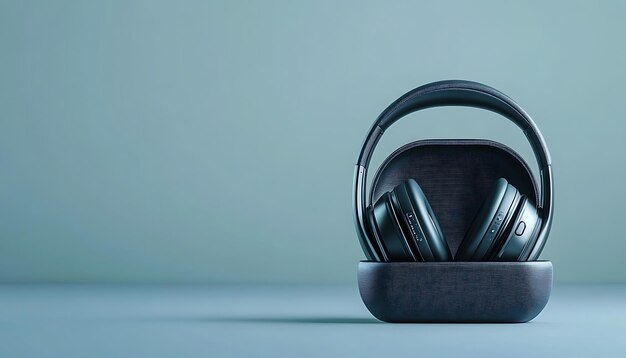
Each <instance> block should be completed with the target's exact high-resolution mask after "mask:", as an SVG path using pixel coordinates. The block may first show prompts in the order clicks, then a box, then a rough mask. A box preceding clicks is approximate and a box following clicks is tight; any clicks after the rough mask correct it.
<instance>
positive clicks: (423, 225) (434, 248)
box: [394, 179, 452, 261]
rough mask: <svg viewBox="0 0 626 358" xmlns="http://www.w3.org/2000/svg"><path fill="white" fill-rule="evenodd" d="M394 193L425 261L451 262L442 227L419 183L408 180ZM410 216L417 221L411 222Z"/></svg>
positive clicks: (410, 234)
mask: <svg viewBox="0 0 626 358" xmlns="http://www.w3.org/2000/svg"><path fill="white" fill-rule="evenodd" d="M394 191H395V192H396V193H397V196H398V199H399V200H398V201H399V203H400V206H401V208H402V210H403V212H404V214H405V218H406V219H407V220H408V221H409V222H408V228H409V236H411V237H413V239H414V240H415V242H416V244H417V248H418V249H419V251H420V254H421V256H422V258H423V259H424V261H451V260H452V254H451V253H450V248H449V247H448V243H447V242H446V240H445V238H444V237H443V231H442V230H441V226H440V225H439V222H438V221H437V218H436V217H435V214H434V212H433V209H432V208H431V206H430V204H429V203H428V199H427V198H426V195H424V192H423V191H422V189H421V188H420V186H419V185H418V184H417V182H416V181H415V180H413V179H409V180H406V181H404V182H403V183H402V184H400V185H399V186H398V187H396V189H394ZM410 215H414V218H415V219H414V220H411V218H410ZM420 239H422V240H420ZM416 256H417V255H416Z"/></svg>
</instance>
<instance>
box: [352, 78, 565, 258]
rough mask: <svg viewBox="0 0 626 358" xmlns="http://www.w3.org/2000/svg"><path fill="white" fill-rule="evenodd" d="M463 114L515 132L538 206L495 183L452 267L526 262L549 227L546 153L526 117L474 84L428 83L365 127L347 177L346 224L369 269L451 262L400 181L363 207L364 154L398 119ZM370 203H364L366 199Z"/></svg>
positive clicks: (415, 191)
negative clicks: (349, 219) (480, 115)
mask: <svg viewBox="0 0 626 358" xmlns="http://www.w3.org/2000/svg"><path fill="white" fill-rule="evenodd" d="M443 106H464V107H476V108H482V109H486V110H489V111H492V112H495V113H498V114H500V115H502V116H504V117H506V118H508V119H509V120H511V121H512V122H513V123H515V124H516V125H517V126H518V127H520V128H521V129H522V131H523V132H524V134H525V135H526V138H527V139H528V141H529V143H530V145H531V147H532V149H533V152H534V154H535V159H536V160H537V162H538V164H539V174H540V178H541V196H540V202H539V205H536V204H535V203H534V202H533V201H532V199H530V198H528V197H527V196H526V195H523V194H521V193H520V192H519V191H518V190H517V189H516V188H515V187H514V186H512V185H511V184H509V183H508V182H507V181H506V179H504V178H500V179H498V180H497V181H496V183H494V185H493V188H492V189H491V191H490V192H489V194H488V195H487V197H486V198H485V200H484V202H483V204H482V205H481V207H480V209H479V210H478V213H477V215H476V217H475V219H474V221H473V222H472V224H471V226H470V228H469V230H468V231H467V233H466V235H465V237H464V238H463V241H462V242H461V245H460V246H459V249H458V251H457V253H456V255H455V258H454V259H455V260H456V261H533V260H536V259H537V258H538V257H539V254H541V251H542V250H543V247H544V245H545V243H546V239H547V237H548V235H549V233H550V228H551V226H552V211H553V181H552V165H551V159H550V153H549V152H548V148H547V146H546V143H545V141H544V139H543V137H542V135H541V133H540V132H539V129H538V128H537V126H536V125H535V123H534V122H533V120H532V119H531V118H530V116H529V115H528V114H527V113H526V112H525V111H524V110H523V109H522V108H521V107H520V106H518V105H517V104H516V103H515V102H514V101H513V100H512V99H510V98H509V97H507V96H506V95H504V94H503V93H501V92H499V91H497V90H495V89H493V88H491V87H489V86H486V85H483V84H481V83H477V82H471V81H459V80H453V81H440V82H433V83H430V84H427V85H424V86H421V87H418V88H416V89H414V90H412V91H409V92H408V93H406V94H405V95H404V96H402V97H400V98H398V99H397V100H396V101H395V102H393V103H392V104H391V105H390V106H389V107H387V109H385V110H384V111H383V112H382V113H381V114H380V115H379V116H378V118H377V119H376V121H375V122H374V124H373V125H372V127H371V129H370V131H369V133H368V134H367V137H366V138H365V141H364V142H363V146H362V148H361V151H360V153H359V157H358V159H357V163H356V168H355V172H354V188H353V189H354V190H353V205H354V221H355V226H356V230H357V234H358V237H359V242H360V243H361V247H362V249H363V251H364V253H365V255H366V257H367V259H368V260H370V261H385V262H395V261H451V260H452V254H451V252H450V248H449V247H448V244H447V242H446V240H445V238H444V235H443V231H442V230H441V227H440V225H439V223H438V222H437V218H436V217H435V214H434V212H433V210H432V208H431V207H430V204H429V203H428V200H427V198H426V196H425V195H424V192H423V191H422V189H421V188H420V186H419V184H418V183H417V182H416V181H415V180H413V179H408V180H406V181H404V182H402V183H401V184H399V185H398V186H396V187H395V188H393V189H392V190H391V191H389V192H386V193H384V194H383V195H382V196H381V197H380V198H379V199H378V200H377V201H376V202H375V203H374V204H371V202H370V203H368V204H367V205H366V188H365V184H366V179H367V169H368V167H369V163H370V159H371V157H372V153H373V152H374V149H375V148H376V145H377V143H378V141H379V140H380V138H381V136H382V134H383V133H384V131H385V130H386V129H387V128H389V127H390V126H391V125H392V124H393V123H395V122H396V121H397V120H399V119H400V118H402V117H404V116H406V115H408V114H410V113H413V112H416V111H420V110H422V109H426V108H432V107H443ZM370 200H371V198H370Z"/></svg>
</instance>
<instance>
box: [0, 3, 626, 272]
mask: <svg viewBox="0 0 626 358" xmlns="http://www.w3.org/2000/svg"><path fill="white" fill-rule="evenodd" d="M625 10H626V5H625V4H624V3H623V2H619V1H615V2H600V3H596V2H572V1H553V2H544V1H537V2H504V1H473V2H461V1H458V2H450V1H438V2H417V1H390V2H386V1H385V2H383V1H380V2H374V1H350V2H335V1H323V2H300V1H282V2H277V1H258V2H254V1H252V2H238V1H223V2H208V3H207V2H202V1H198V2H178V1H177V2H162V1H144V2H141V1H103V2H84V1H75V2H68V1H54V2H53V1H38V2H37V1H1V2H0V280H1V281H3V282H181V283H182V282H209V283H224V282H236V283H237V282H241V283H246V282H253V283H264V282H330V283H332V282H352V281H354V280H355V275H356V263H357V261H358V260H359V259H361V258H362V257H363V254H362V253H361V251H360V248H359V245H358V243H357V240H356V237H355V233H354V228H353V223H352V217H351V186H352V174H353V165H354V161H355V160H356V156H357V154H358V150H359V148H360V145H361V141H362V140H363V138H364V136H365V134H366V131H367V129H368V128H369V126H370V125H371V123H372V122H373V120H374V119H375V118H376V116H377V115H378V114H379V113H380V112H381V111H382V110H383V109H384V108H385V107H386V106H387V105H388V104H389V103H390V102H391V101H393V100H394V99H395V98H397V97H398V96H400V95H402V94H403V93H404V92H406V91H408V90H410V89H411V88H413V87H416V86H418V85H421V84H424V83H427V82H431V81H435V80H440V79H449V78H462V79H472V80H476V81H480V82H484V83H487V84H490V85H492V86H494V87H496V88H498V89H500V90H502V91H504V92H505V93H507V94H509V95H510V96H511V97H513V98H514V99H516V100H517V101H518V102H519V103H520V104H521V105H522V106H523V107H524V108H525V109H526V110H527V111H528V112H529V113H530V114H531V115H532V116H533V117H534V119H535V120H536V122H537V124H538V126H539V128H540V129H541V130H542V132H543V134H544V136H545V138H546V141H547V143H548V144H549V147H550V149H551V152H552V157H553V162H554V171H555V179H556V210H555V219H554V226H553V231H552V235H551V237H550V240H549V242H548V245H547V247H546V249H545V251H544V253H543V255H542V257H543V258H546V259H551V260H552V261H553V262H554V265H555V280H556V281H557V282H573V281H575V282H626V260H624V259H623V258H624V250H625V249H626V241H625V240H623V233H622V223H623V221H624V220H623V214H624V210H623V202H624V201H625V200H626V195H625V193H624V191H623V190H620V188H621V186H622V185H623V183H624V182H625V181H626V165H625V163H624V153H625V152H626V144H625V141H624V134H625V133H626V124H625V123H626V122H625V120H624V115H625V113H626V110H625V109H624V107H623V106H624V91H623V84H624V83H625V81H626V70H625V66H624V63H626V48H625V46H624V34H625V33H626V22H624V16H625V15H626V12H625ZM418 117H419V119H418ZM474 137H479V138H489V139H493V140H497V141H500V142H503V143H506V144H507V145H509V146H511V147H513V148H514V149H516V150H518V151H519V152H520V153H521V154H522V155H524V156H525V157H526V158H527V160H528V161H529V162H530V163H531V164H532V165H533V167H534V166H535V165H534V162H532V159H533V158H532V156H531V152H530V148H529V146H528V144H527V143H526V142H525V141H524V137H523V135H522V134H521V132H520V131H519V130H518V129H517V128H516V127H514V125H512V124H510V123H508V122H507V121H505V120H502V119H501V118H499V117H498V116H496V115H494V114H491V113H487V112H485V111H481V110H477V109H459V108H445V109H434V110H428V111H425V112H423V113H420V114H419V115H415V114H414V115H411V116H410V117H409V118H407V119H406V120H404V121H402V122H400V123H399V124H398V125H396V126H395V127H393V128H392V129H390V130H389V131H388V133H387V134H386V136H385V137H384V138H383V140H382V142H381V145H380V146H379V148H378V149H377V152H376V154H375V157H374V162H373V163H372V164H373V165H376V164H378V163H380V162H381V161H382V160H383V159H384V158H385V157H386V156H387V155H388V154H389V153H391V152H392V151H393V150H394V149H395V148H397V147H399V146H400V145H402V144H404V143H407V142H410V141H413V140H416V139H421V138H474Z"/></svg>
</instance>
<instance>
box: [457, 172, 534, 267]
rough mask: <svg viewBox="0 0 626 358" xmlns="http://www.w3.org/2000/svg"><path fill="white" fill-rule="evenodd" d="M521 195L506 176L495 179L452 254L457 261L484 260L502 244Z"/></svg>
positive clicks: (513, 218)
mask: <svg viewBox="0 0 626 358" xmlns="http://www.w3.org/2000/svg"><path fill="white" fill-rule="evenodd" d="M523 198H525V197H524V196H523V195H521V194H520V193H519V191H517V189H516V188H515V187H514V186H512V185H510V184H509V183H508V182H507V181H506V179H503V178H500V179H498V180H497V181H496V183H495V185H494V187H493V189H492V190H491V192H490V193H489V195H488V196H487V197H486V198H485V201H483V203H482V206H481V207H480V209H479V210H478V213H477V214H476V217H475V218H474V221H473V222H472V225H471V226H470V229H469V230H468V231H467V233H466V235H465V238H464V239H463V242H461V245H460V246H459V249H458V251H457V253H456V255H455V260H456V261H487V260H490V258H491V257H492V253H493V252H494V250H498V249H499V248H500V247H501V246H502V244H503V243H502V242H501V241H502V238H506V237H507V231H510V226H511V225H512V224H511V223H512V222H513V221H515V219H516V212H517V208H518V206H519V205H520V203H521V202H522V200H523Z"/></svg>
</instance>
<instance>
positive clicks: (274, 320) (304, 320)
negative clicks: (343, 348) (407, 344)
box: [151, 316, 382, 324]
mask: <svg viewBox="0 0 626 358" xmlns="http://www.w3.org/2000/svg"><path fill="white" fill-rule="evenodd" d="M151 320H157V321H171V322H196V323H259V324H261V323H263V324H374V323H382V322H381V321H379V320H377V319H375V318H367V317H330V316H327V317H313V316H311V317H306V316H302V317H299V316H296V317H291V316H285V317H270V316H262V317H258V316H255V317H243V316H217V317H206V316H204V317H203V316H197V317H195V316H189V317H182V316H181V317H151Z"/></svg>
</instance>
